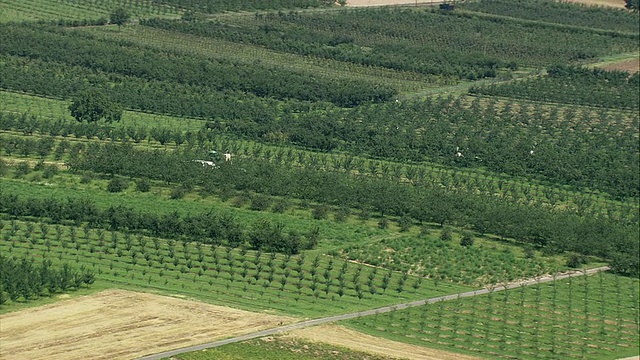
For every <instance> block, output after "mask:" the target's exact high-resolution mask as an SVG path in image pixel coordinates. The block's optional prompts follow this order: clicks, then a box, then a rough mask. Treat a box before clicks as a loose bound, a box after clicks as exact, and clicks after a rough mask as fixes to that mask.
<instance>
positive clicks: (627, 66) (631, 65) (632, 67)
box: [601, 58, 640, 73]
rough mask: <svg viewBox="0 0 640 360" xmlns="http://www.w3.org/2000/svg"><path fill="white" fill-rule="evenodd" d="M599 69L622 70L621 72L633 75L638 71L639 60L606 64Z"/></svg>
mask: <svg viewBox="0 0 640 360" xmlns="http://www.w3.org/2000/svg"><path fill="white" fill-rule="evenodd" d="M601 67H602V68H603V69H606V70H623V71H628V72H630V73H635V72H638V71H640V58H635V59H629V60H624V61H620V62H617V63H611V64H606V65H603V66H601Z"/></svg>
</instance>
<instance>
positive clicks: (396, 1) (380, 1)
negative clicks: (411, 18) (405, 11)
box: [347, 0, 442, 7]
mask: <svg viewBox="0 0 640 360" xmlns="http://www.w3.org/2000/svg"><path fill="white" fill-rule="evenodd" d="M441 2H442V1H441V0H438V1H435V0H432V1H429V0H427V1H425V0H418V2H417V3H416V1H415V0H413V1H411V0H347V6H353V7H358V6H385V5H416V4H439V3H441Z"/></svg>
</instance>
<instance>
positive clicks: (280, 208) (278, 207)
mask: <svg viewBox="0 0 640 360" xmlns="http://www.w3.org/2000/svg"><path fill="white" fill-rule="evenodd" d="M287 208H289V203H288V202H287V200H286V199H280V200H278V201H276V202H275V203H274V204H273V206H272V207H271V211H273V212H274V213H278V214H282V213H283V212H285V211H286V210H287Z"/></svg>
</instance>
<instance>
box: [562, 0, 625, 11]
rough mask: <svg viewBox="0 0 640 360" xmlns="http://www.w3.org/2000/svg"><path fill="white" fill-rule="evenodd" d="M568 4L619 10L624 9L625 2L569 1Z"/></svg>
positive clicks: (619, 0)
mask: <svg viewBox="0 0 640 360" xmlns="http://www.w3.org/2000/svg"><path fill="white" fill-rule="evenodd" d="M567 1H568V2H575V3H580V4H585V5H591V6H608V7H615V8H619V9H624V8H625V7H624V5H625V3H624V0H567Z"/></svg>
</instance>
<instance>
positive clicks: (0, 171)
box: [0, 159, 9, 176]
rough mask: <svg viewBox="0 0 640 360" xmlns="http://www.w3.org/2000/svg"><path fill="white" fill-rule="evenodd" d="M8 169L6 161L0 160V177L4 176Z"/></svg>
mask: <svg viewBox="0 0 640 360" xmlns="http://www.w3.org/2000/svg"><path fill="white" fill-rule="evenodd" d="M8 168H9V166H8V165H7V163H6V161H4V160H2V159H0V176H4V175H6V174H7V169H8Z"/></svg>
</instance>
